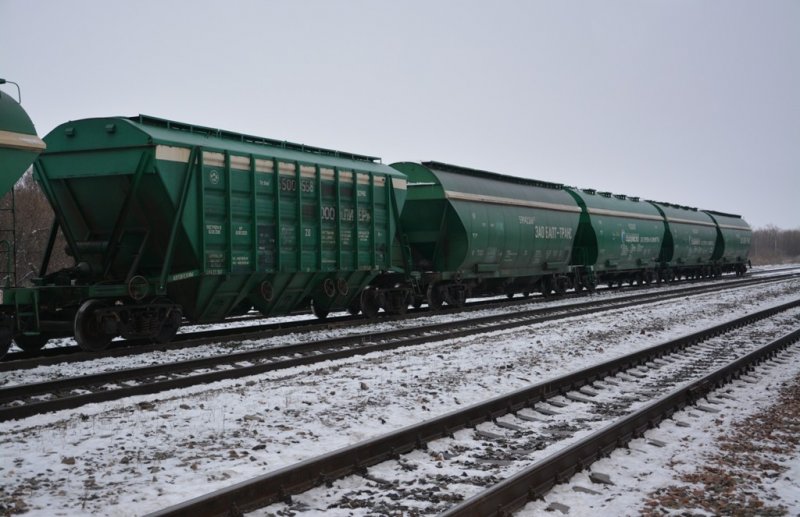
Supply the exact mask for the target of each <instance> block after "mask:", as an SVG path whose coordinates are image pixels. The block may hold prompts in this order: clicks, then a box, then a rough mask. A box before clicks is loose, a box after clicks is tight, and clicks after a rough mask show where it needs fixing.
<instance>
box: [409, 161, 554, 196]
mask: <svg viewBox="0 0 800 517" xmlns="http://www.w3.org/2000/svg"><path fill="white" fill-rule="evenodd" d="M421 163H422V165H423V166H425V167H427V168H429V169H432V170H437V171H444V172H453V173H456V174H463V175H465V176H473V177H476V178H486V179H491V180H497V181H502V182H504V183H517V184H519V185H530V186H533V187H542V188H550V189H555V190H562V189H563V188H564V185H563V184H561V183H550V182H548V181H541V180H534V179H529V178H520V177H518V176H509V175H506V174H500V173H497V172H489V171H484V170H480V169H470V168H469V167H461V166H460V165H452V164H449V163H443V162H437V161H427V162H421Z"/></svg>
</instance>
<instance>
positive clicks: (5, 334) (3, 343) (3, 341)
mask: <svg viewBox="0 0 800 517" xmlns="http://www.w3.org/2000/svg"><path fill="white" fill-rule="evenodd" d="M13 336H14V335H13V334H12V333H11V329H9V328H7V327H0V358H3V357H5V355H6V354H7V353H8V349H9V348H11V341H12V338H13Z"/></svg>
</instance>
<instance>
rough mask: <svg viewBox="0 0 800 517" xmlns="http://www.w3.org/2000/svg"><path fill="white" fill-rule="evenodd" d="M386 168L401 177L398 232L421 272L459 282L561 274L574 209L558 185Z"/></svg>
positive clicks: (442, 169)
mask: <svg viewBox="0 0 800 517" xmlns="http://www.w3.org/2000/svg"><path fill="white" fill-rule="evenodd" d="M392 167H394V168H396V169H397V170H399V171H401V172H402V173H404V174H405V175H406V176H407V177H408V195H407V200H406V204H405V208H404V210H403V212H402V218H401V227H402V231H403V232H404V234H405V236H406V238H407V241H408V245H409V247H410V249H411V252H412V257H413V261H414V265H415V266H416V267H417V268H418V269H420V270H421V271H428V272H435V274H436V275H438V276H439V277H440V278H441V279H443V280H450V279H452V278H457V279H460V280H462V281H465V280H469V279H474V280H480V281H489V280H491V279H513V278H521V277H528V278H536V277H539V276H542V275H554V274H562V273H566V272H567V271H568V269H569V260H570V254H571V251H572V244H573V240H574V238H575V234H576V231H577V229H578V222H579V218H580V213H581V209H580V208H579V207H578V205H577V203H576V202H575V200H574V199H573V198H572V197H571V196H570V195H569V194H568V193H567V192H566V191H565V190H564V189H563V187H562V185H559V184H554V183H547V182H542V181H535V180H528V179H523V178H516V177H512V176H505V175H501V174H496V173H491V172H486V171H480V170H474V169H467V168H463V167H457V166H453V165H448V164H444V163H440V162H423V163H411V162H402V163H395V164H393V165H392ZM487 285H493V284H492V283H491V282H488V283H487ZM475 288H477V286H473V291H474V290H475Z"/></svg>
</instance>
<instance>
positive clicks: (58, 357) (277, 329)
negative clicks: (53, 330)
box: [0, 272, 800, 372]
mask: <svg viewBox="0 0 800 517" xmlns="http://www.w3.org/2000/svg"><path fill="white" fill-rule="evenodd" d="M797 276H800V273H797V272H795V273H786V274H781V275H773V276H768V277H766V278H745V279H738V280H734V279H730V280H728V281H726V282H724V283H721V284H713V285H701V286H697V285H694V286H692V285H689V286H686V287H680V288H676V289H670V290H669V291H666V292H665V293H664V294H665V295H673V294H674V295H675V296H680V295H685V294H693V293H704V292H713V291H716V290H722V289H733V288H738V287H744V286H748V285H754V284H766V283H772V282H780V281H784V280H787V279H790V278H794V277H797ZM647 287H649V286H636V287H630V288H625V289H631V290H634V291H638V290H641V289H646V288H647ZM652 295H653V291H652V289H646V291H645V292H644V293H637V294H632V295H625V296H622V297H617V298H614V300H630V301H633V300H637V299H642V300H647V299H649V298H650V297H651V296H652ZM569 298H576V299H581V298H585V295H583V296H582V295H580V294H574V293H573V294H571V295H569ZM531 301H532V300H531V299H521V298H517V299H512V300H503V301H497V300H494V299H490V300H477V301H474V302H471V303H470V304H468V305H467V306H466V307H462V308H461V309H455V308H453V309H449V310H450V311H451V312H452V313H456V312H467V311H478V310H489V309H502V308H508V307H517V306H520V307H524V306H527V305H529V304H530V303H531ZM586 303H594V302H581V301H579V302H575V303H573V304H570V305H567V306H565V307H572V306H582V305H585V304H586ZM430 315H431V312H430V311H428V310H427V309H421V310H414V311H411V312H409V313H408V314H406V315H404V316H387V317H385V318H383V319H382V320H381V321H405V320H413V319H416V318H419V317H425V316H430ZM374 324H375V322H374V321H373V320H368V319H365V318H363V317H353V316H337V317H333V318H328V319H327V320H324V321H319V320H301V321H292V322H280V323H270V324H264V325H253V326H248V327H238V328H226V329H214V330H202V331H197V332H192V333H185V334H178V335H177V336H176V337H175V339H174V340H173V342H171V343H168V344H153V343H149V342H144V341H118V342H114V343H112V345H113V348H112V349H109V350H106V351H105V352H103V353H101V354H97V353H89V352H85V351H83V350H82V349H81V348H80V347H78V346H65V347H57V348H48V349H45V350H41V351H40V352H39V354H43V355H37V354H31V353H28V352H12V353H9V354H7V355H6V357H5V358H4V359H3V360H2V361H0V372H4V371H14V370H23V369H31V368H37V367H39V366H45V365H52V364H61V363H77V362H83V361H93V360H96V359H98V358H101V357H125V356H130V355H140V354H147V353H152V352H155V351H164V350H181V349H187V348H193V347H198V346H202V345H207V344H212V343H219V342H221V341H242V340H254V339H266V338H273V337H280V336H284V335H289V334H293V333H296V332H298V331H303V332H309V333H310V332H317V331H329V330H334V329H339V328H348V329H349V328H359V327H365V326H370V325H374Z"/></svg>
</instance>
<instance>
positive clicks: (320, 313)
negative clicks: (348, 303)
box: [311, 300, 329, 320]
mask: <svg viewBox="0 0 800 517" xmlns="http://www.w3.org/2000/svg"><path fill="white" fill-rule="evenodd" d="M311 312H313V313H314V316H316V317H317V318H318V319H321V320H324V319H325V318H327V317H328V312H329V311H328V309H324V308H322V307H320V306H319V303H317V301H316V300H311Z"/></svg>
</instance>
